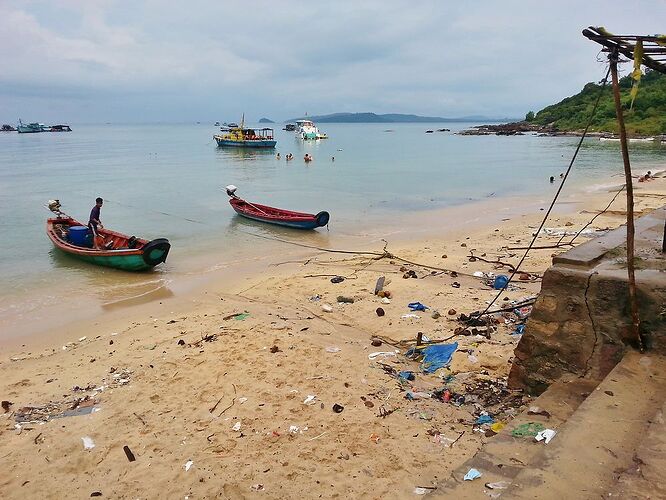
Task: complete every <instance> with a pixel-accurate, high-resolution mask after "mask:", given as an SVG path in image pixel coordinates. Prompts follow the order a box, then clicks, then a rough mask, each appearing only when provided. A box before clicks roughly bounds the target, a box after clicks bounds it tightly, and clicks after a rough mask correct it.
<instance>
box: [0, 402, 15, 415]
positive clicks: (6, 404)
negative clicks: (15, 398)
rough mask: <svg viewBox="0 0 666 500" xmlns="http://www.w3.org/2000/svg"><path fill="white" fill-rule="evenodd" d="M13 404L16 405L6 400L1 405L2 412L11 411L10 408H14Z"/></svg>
mask: <svg viewBox="0 0 666 500" xmlns="http://www.w3.org/2000/svg"><path fill="white" fill-rule="evenodd" d="M13 404H14V403H12V402H11V401H4V400H3V401H2V403H0V405H2V411H4V412H5V413H7V412H8V411H9V407H10V406H12V405H13Z"/></svg>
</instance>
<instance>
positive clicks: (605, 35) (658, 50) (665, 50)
mask: <svg viewBox="0 0 666 500" xmlns="http://www.w3.org/2000/svg"><path fill="white" fill-rule="evenodd" d="M583 36H585V37H587V38H589V39H590V40H592V41H593V42H597V43H598V44H600V45H602V46H603V49H601V50H602V52H606V53H608V61H609V64H610V72H611V77H612V81H613V98H614V101H615V115H616V116H617V123H618V128H619V129H620V146H621V148H622V161H623V163H624V176H625V180H626V185H627V274H628V279H629V303H630V307H631V319H632V326H633V332H632V333H633V334H634V336H635V338H636V340H637V342H638V346H639V348H640V350H641V351H643V349H644V345H643V339H642V337H641V334H640V317H639V314H638V302H637V300H636V275H635V265H634V235H635V228H634V188H633V181H632V178H631V165H630V163H629V149H628V148H627V133H626V130H625V127H624V113H623V109H622V103H621V101H620V85H619V80H618V76H617V65H618V62H619V60H620V55H623V56H625V57H627V58H629V59H631V60H634V61H635V60H636V59H635V57H636V46H637V44H639V42H640V44H639V45H640V46H641V49H642V50H640V49H639V52H638V55H639V57H640V58H641V59H640V61H637V62H639V63H640V64H641V65H643V66H646V67H648V68H650V69H653V70H655V71H658V72H660V73H665V74H666V36H663V35H652V36H640V35H614V34H612V33H609V32H608V31H606V30H605V29H604V28H594V27H592V26H590V27H589V28H587V29H584V30H583ZM662 252H666V223H665V224H664V239H663V243H662Z"/></svg>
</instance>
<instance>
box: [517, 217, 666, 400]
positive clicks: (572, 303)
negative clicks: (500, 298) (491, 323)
mask: <svg viewBox="0 0 666 500" xmlns="http://www.w3.org/2000/svg"><path fill="white" fill-rule="evenodd" d="M664 218H666V210H665V209H664V208H662V209H659V210H657V211H655V212H652V213H651V214H648V215H646V216H644V217H642V218H641V219H639V220H638V221H637V224H636V226H637V233H636V242H637V245H636V246H637V255H638V256H639V261H638V263H637V267H638V268H639V269H637V271H636V280H637V287H638V290H637V293H638V298H639V307H640V317H641V334H642V337H643V339H644V342H645V345H646V347H647V348H648V349H652V350H657V351H660V352H662V353H664V354H666V272H665V271H666V266H665V265H664V264H665V262H666V261H665V259H664V256H663V255H662V254H661V252H660V250H661V238H662V236H663V229H664ZM625 237H626V229H625V228H624V227H621V228H618V229H616V230H615V231H612V232H610V233H609V234H607V235H605V236H602V237H601V238H597V239H595V240H591V241H589V242H586V243H584V244H583V245H580V246H579V247H577V248H575V249H573V250H570V251H569V252H566V253H564V254H562V255H560V256H557V257H555V258H554V259H553V266H551V267H550V268H549V269H548V271H546V273H545V274H544V277H543V284H542V287H541V294H540V295H539V298H538V300H537V302H536V304H535V305H534V309H533V311H532V314H531V316H530V318H529V320H528V321H527V324H526V328H525V334H524V335H523V337H522V339H521V340H520V342H519V344H518V346H517V347H516V351H515V358H514V362H513V366H512V368H511V372H510V374H509V385H510V386H511V387H513V388H524V389H526V390H527V391H528V392H529V393H531V394H540V393H541V392H543V391H544V390H545V389H546V388H547V387H548V385H550V384H551V383H552V382H554V381H555V380H558V379H559V378H561V377H563V376H566V375H574V376H582V377H588V378H595V379H599V380H601V379H602V378H603V377H605V376H606V374H608V372H609V371H610V370H611V369H612V368H613V367H614V366H615V365H616V364H617V363H618V362H619V360H620V359H621V358H622V355H623V354H624V352H625V350H626V349H631V348H637V347H638V341H637V339H636V338H634V337H633V336H632V333H631V315H630V308H629V301H628V283H627V271H626V257H625V258H624V259H623V257H622V256H623V255H624V254H625V249H624V247H623V244H624V240H625Z"/></svg>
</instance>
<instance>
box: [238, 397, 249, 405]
mask: <svg viewBox="0 0 666 500" xmlns="http://www.w3.org/2000/svg"><path fill="white" fill-rule="evenodd" d="M245 401H247V398H238V402H239V403H240V404H243V403H245Z"/></svg>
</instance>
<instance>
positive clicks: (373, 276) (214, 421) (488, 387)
mask: <svg viewBox="0 0 666 500" xmlns="http://www.w3.org/2000/svg"><path fill="white" fill-rule="evenodd" d="M548 195H549V196H550V192H549V193H548ZM613 195H614V193H612V192H608V191H597V192H594V193H591V192H590V193H586V192H584V191H581V192H578V193H576V195H575V196H573V195H572V196H569V197H567V198H564V199H563V200H562V201H563V203H561V204H559V205H558V206H557V209H556V211H555V213H554V215H553V216H552V217H551V219H550V220H549V221H548V223H547V224H546V227H547V228H549V233H550V234H544V235H542V236H540V238H539V239H538V240H537V244H538V245H549V244H554V243H556V242H557V241H558V240H560V238H561V232H562V231H566V232H572V233H575V232H577V231H578V230H579V229H580V228H581V227H582V226H583V225H584V224H586V223H587V222H588V221H589V220H590V219H591V218H592V217H593V216H594V215H595V214H596V213H598V211H601V210H603V209H604V208H606V205H607V204H608V203H609V201H610V200H611V198H612V197H613ZM665 196H666V181H665V180H664V179H663V178H658V179H655V180H652V181H650V182H646V183H640V184H636V210H637V212H638V213H641V212H643V213H644V212H647V211H649V210H651V209H654V208H656V207H658V206H661V205H662V204H663V200H664V197H665ZM544 200H545V201H544ZM514 201H515V204H514ZM548 201H549V200H548V197H547V196H546V195H544V196H543V199H542V200H540V199H531V200H530V201H529V202H527V201H526V200H522V202H519V201H518V200H501V199H498V200H491V201H488V202H484V203H482V204H477V205H468V206H462V207H453V208H449V209H446V210H441V211H437V212H433V213H430V214H425V215H424V216H423V217H422V218H420V219H419V221H418V227H412V228H410V230H409V231H408V230H404V228H401V227H400V226H399V225H397V226H396V231H395V232H394V233H392V234H391V235H390V236H388V237H387V243H386V245H387V246H386V251H387V252H390V254H391V256H388V255H382V251H383V248H384V245H385V243H383V242H382V241H381V240H382V236H383V235H378V234H375V235H373V236H372V237H370V238H367V239H366V240H365V241H364V242H363V243H361V240H360V239H354V238H351V237H350V238H348V239H347V240H344V239H343V240H338V242H337V243H336V245H337V244H341V245H342V244H344V248H343V247H338V248H340V249H344V250H357V251H361V252H368V253H366V254H353V253H330V252H322V251H319V250H315V249H312V248H303V247H295V246H293V245H286V244H285V245H284V246H282V247H281V246H275V247H274V248H281V249H282V250H279V251H277V252H275V254H273V255H271V257H270V258H267V259H265V260H262V261H261V262H253V263H249V264H247V265H246V266H244V267H243V266H241V267H239V268H238V269H235V270H228V271H226V272H225V273H223V274H220V275H211V276H208V277H207V278H206V279H201V280H200V281H199V282H198V283H197V286H192V287H190V289H188V290H187V291H184V292H182V293H176V294H168V295H165V296H164V297H161V298H159V299H158V300H152V301H150V302H148V303H145V304H138V305H132V306H130V307H116V308H110V309H109V310H108V311H105V312H104V313H103V314H99V315H97V316H96V317H93V318H86V319H85V320H82V321H79V322H74V323H66V324H65V323H63V324H61V325H59V326H57V327H54V328H53V329H52V330H50V331H48V332H41V333H39V334H38V335H37V334H35V335H32V336H30V337H21V336H11V337H10V338H9V339H8V340H7V341H6V342H5V344H4V345H2V346H0V380H1V382H0V399H2V400H3V402H4V401H6V402H7V403H3V405H4V408H3V410H2V411H3V412H4V413H2V414H0V418H1V419H2V420H1V421H2V426H0V429H1V430H0V433H1V439H0V457H2V460H3V464H4V467H3V469H2V472H0V491H1V492H2V496H3V498H88V497H91V496H101V497H103V498H191V499H194V498H213V497H215V498H229V499H237V498H260V497H264V498H293V497H296V496H301V497H305V498H410V497H418V496H419V493H415V489H416V491H417V492H420V493H423V492H425V491H427V490H428V488H431V487H434V486H435V485H436V484H437V482H438V481H439V480H442V479H444V478H446V477H447V476H448V474H449V473H450V471H451V470H452V469H454V468H455V467H457V466H458V465H460V464H461V463H462V462H464V461H465V460H466V459H467V458H469V457H470V456H472V455H473V454H474V453H475V452H476V451H477V450H478V449H479V448H480V447H481V446H483V444H484V443H485V442H487V441H488V440H492V439H493V434H494V432H493V431H489V430H488V426H487V425H486V426H485V427H479V426H475V425H474V424H475V422H476V421H477V419H478V418H479V417H480V416H483V415H485V413H484V412H487V413H488V414H490V415H492V416H493V418H494V421H495V423H499V424H503V423H509V422H510V421H511V418H512V417H513V416H515V415H516V414H517V413H519V412H520V411H521V409H522V408H524V406H525V405H526V404H528V402H529V398H527V397H525V396H523V395H522V394H520V393H514V392H511V391H508V390H507V389H506V387H505V380H506V376H507V374H508V371H509V368H510V363H511V359H512V355H513V349H514V347H515V345H516V344H517V342H518V341H519V338H520V336H519V335H512V332H513V331H514V329H515V326H516V322H517V321H518V318H517V317H515V316H514V317H511V316H510V315H507V316H506V317H503V319H506V321H501V322H500V323H499V324H497V325H496V327H495V330H494V331H492V332H491V333H489V334H488V335H485V334H484V333H485V332H483V331H479V333H476V334H475V333H472V334H469V332H468V334H467V335H465V334H463V333H461V332H460V330H458V331H457V332H456V329H458V328H459V327H460V326H461V324H460V323H459V322H458V321H456V319H457V317H458V316H459V315H460V314H462V313H464V314H469V313H470V312H473V311H477V310H482V309H484V308H485V306H486V304H487V302H488V301H490V300H492V299H493V297H494V296H495V295H496V293H497V292H496V291H495V290H493V288H492V287H491V286H489V285H488V283H489V282H492V275H489V273H494V275H498V274H509V271H510V265H515V264H516V263H517V262H518V260H519V259H520V257H521V256H522V253H523V251H522V250H511V249H509V248H514V247H522V246H526V245H527V244H528V243H529V241H530V239H531V236H532V233H533V231H535V230H536V228H537V227H538V225H539V222H540V219H541V217H542V216H543V213H544V212H543V211H541V210H539V209H540V208H547V203H548ZM624 203H625V198H624V196H623V195H620V196H618V198H617V200H616V201H615V202H614V204H613V205H612V206H611V207H610V209H609V210H608V212H606V213H605V214H603V215H602V216H600V217H599V218H598V219H596V220H595V221H594V223H593V224H592V225H591V226H590V228H589V229H590V230H605V229H608V228H615V227H617V226H618V225H620V224H622V223H623V218H624V208H625V207H624ZM401 223H406V222H405V221H401ZM415 226H417V225H416V224H415ZM593 234H595V233H594V232H591V233H584V234H583V235H582V236H581V237H580V238H579V239H577V240H576V242H577V243H581V242H583V241H585V240H587V239H589V238H590V237H591V236H593ZM568 238H571V236H569V237H568ZM564 241H567V237H566V236H565V238H564ZM347 244H348V245H349V246H347ZM567 248H568V247H564V248H560V249H543V250H534V251H533V252H531V253H530V255H529V256H528V258H527V259H526V261H525V263H524V264H523V266H522V269H523V270H524V271H525V272H527V273H528V276H524V277H523V278H524V279H522V280H516V281H515V282H514V283H512V285H511V286H510V288H509V289H508V290H507V291H506V292H505V293H503V294H502V296H501V297H500V298H499V300H498V301H497V303H496V304H495V306H497V307H501V306H502V305H506V304H511V303H512V302H514V301H515V302H520V301H521V300H524V299H527V298H530V297H533V296H535V295H536V294H538V292H539V289H540V280H539V276H540V275H541V274H542V273H543V272H544V271H545V269H546V268H547V267H548V266H549V264H550V259H551V257H552V255H553V254H554V253H555V252H563V251H566V249H567ZM373 252H374V253H375V254H372V253H373ZM377 254H378V255H377ZM407 261H409V262H413V263H417V264H418V265H417V264H410V263H408V262H407ZM486 261H489V262H486ZM493 262H501V263H502V264H498V263H493ZM451 271H455V273H453V274H452V272H451ZM474 273H477V276H475V275H474ZM480 273H485V275H482V276H478V274H480ZM337 276H339V277H343V278H344V280H342V281H339V280H335V279H334V280H333V281H339V282H337V283H334V282H332V281H331V279H332V278H335V277H337ZM380 277H384V278H385V280H384V285H383V291H384V292H385V291H388V292H389V297H384V298H382V297H380V296H378V295H375V293H374V292H375V286H376V282H377V280H378V279H379V278H380ZM414 302H420V303H422V304H424V305H425V306H427V309H426V310H425V311H410V309H409V308H408V306H407V305H408V304H409V303H414ZM515 302H514V303H515ZM379 308H381V312H378V311H379ZM419 332H420V333H422V334H424V335H425V336H426V337H427V338H429V339H431V340H432V341H435V340H443V341H444V343H452V342H458V346H457V350H456V351H455V353H454V354H453V357H452V360H451V363H450V365H449V366H448V367H447V368H441V369H439V370H437V371H436V372H434V373H431V374H426V373H423V372H422V370H421V368H420V363H419V362H418V361H414V360H411V359H409V358H408V357H406V356H405V352H406V351H407V349H408V348H409V347H411V346H413V345H414V343H415V340H416V338H417V335H418V333H419ZM373 339H375V340H374V342H373ZM401 371H411V372H414V374H415V378H414V380H400V378H399V377H398V376H397V373H398V372H401ZM444 388H446V389H448V390H449V393H450V394H451V395H453V396H464V401H463V400H462V399H460V398H458V399H456V398H455V397H452V398H451V399H450V400H449V401H444V400H443V399H444V398H443V397H442V398H436V397H430V395H433V393H435V394H440V393H438V392H437V390H439V389H444ZM408 393H410V394H411V397H412V398H413V399H407V398H406V395H407V394H408ZM500 428H501V425H499V426H496V427H494V428H493V429H494V430H497V431H500V430H501V429H500ZM419 488H420V489H419Z"/></svg>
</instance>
